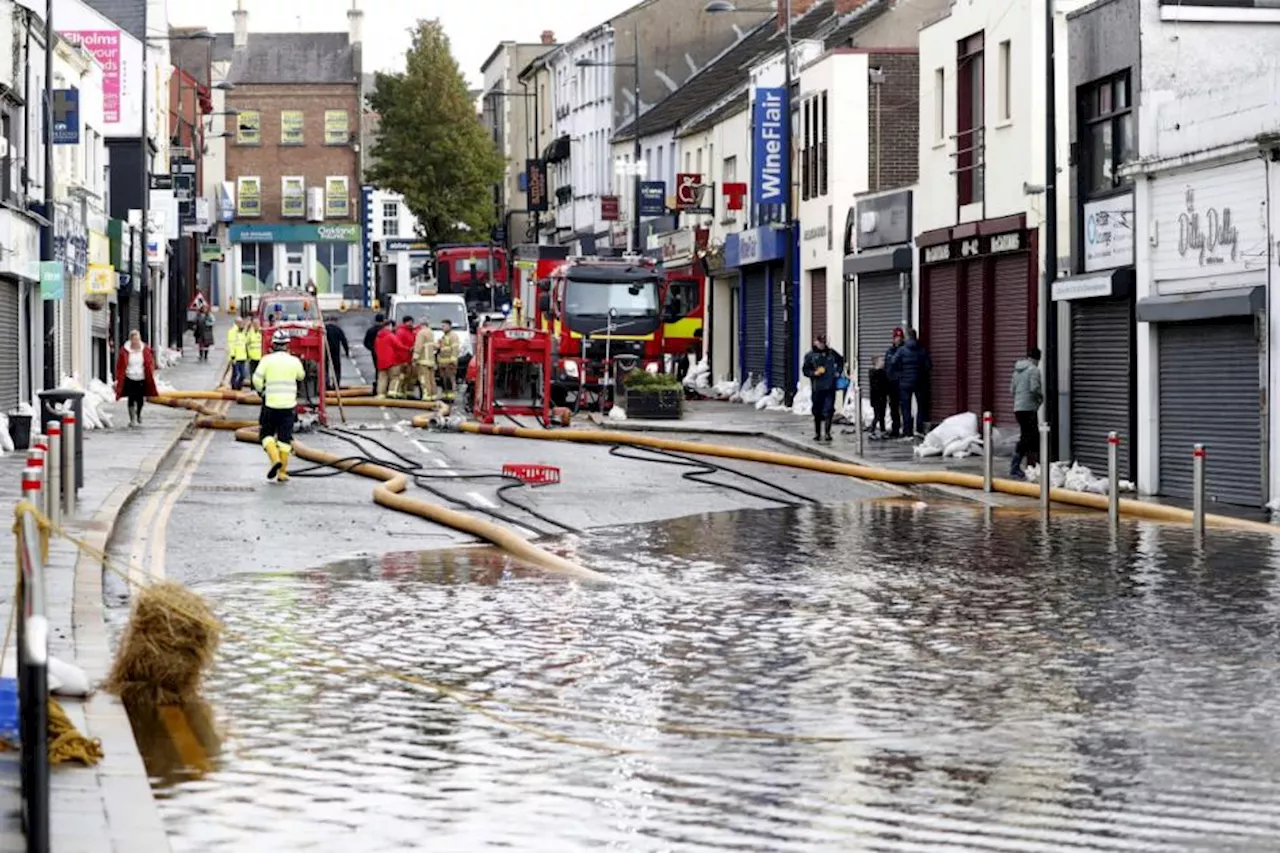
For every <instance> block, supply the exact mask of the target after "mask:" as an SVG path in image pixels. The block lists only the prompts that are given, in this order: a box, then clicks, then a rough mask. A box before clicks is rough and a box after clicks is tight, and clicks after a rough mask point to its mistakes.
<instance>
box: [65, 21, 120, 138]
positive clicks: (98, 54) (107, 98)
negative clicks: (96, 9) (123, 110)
mask: <svg viewBox="0 0 1280 853" xmlns="http://www.w3.org/2000/svg"><path fill="white" fill-rule="evenodd" d="M62 35H63V37H64V38H66V39H67V41H70V42H72V43H73V44H79V45H81V46H83V47H84V49H85V50H87V51H89V53H90V55H92V56H93V58H94V59H96V60H97V61H98V65H100V66H102V120H103V122H104V123H105V124H119V122H120V106H121V105H120V96H121V88H122V87H121V84H120V81H121V76H122V75H121V71H122V70H123V62H122V57H121V55H120V31H119V30H72V31H70V32H64V33H63V34H62Z"/></svg>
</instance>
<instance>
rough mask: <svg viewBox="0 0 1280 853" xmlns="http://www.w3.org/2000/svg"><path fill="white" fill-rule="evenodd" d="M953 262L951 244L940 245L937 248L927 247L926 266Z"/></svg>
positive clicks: (925, 254)
mask: <svg viewBox="0 0 1280 853" xmlns="http://www.w3.org/2000/svg"><path fill="white" fill-rule="evenodd" d="M949 260H951V244H950V243H939V244H938V245H936V246H926V247H925V250H924V262H925V263H926V264H936V263H940V262H942V261H949Z"/></svg>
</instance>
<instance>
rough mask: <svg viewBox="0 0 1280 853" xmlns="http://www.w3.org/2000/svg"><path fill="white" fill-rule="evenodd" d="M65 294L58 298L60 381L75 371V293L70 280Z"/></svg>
mask: <svg viewBox="0 0 1280 853" xmlns="http://www.w3.org/2000/svg"><path fill="white" fill-rule="evenodd" d="M65 294H66V295H65V296H64V297H63V298H62V299H60V300H58V381H59V382H61V381H62V377H63V376H70V375H71V374H72V373H74V372H75V365H74V364H72V358H71V351H72V350H71V344H72V342H73V341H74V340H75V321H74V320H73V318H72V316H71V311H72V305H73V304H74V303H75V293H74V292H73V288H72V285H71V283H70V282H68V283H67V284H66V292H65Z"/></svg>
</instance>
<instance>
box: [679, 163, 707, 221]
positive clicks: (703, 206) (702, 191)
mask: <svg viewBox="0 0 1280 853" xmlns="http://www.w3.org/2000/svg"><path fill="white" fill-rule="evenodd" d="M675 206H676V210H679V211H681V212H682V213H695V214H700V215H704V216H710V215H711V214H713V213H715V184H704V183H703V182H702V175H700V174H694V173H691V172H683V173H681V174H679V175H676V205H675Z"/></svg>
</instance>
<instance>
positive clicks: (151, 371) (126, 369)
mask: <svg viewBox="0 0 1280 853" xmlns="http://www.w3.org/2000/svg"><path fill="white" fill-rule="evenodd" d="M159 394H160V392H159V391H158V390H157V389H156V360H155V356H153V355H152V354H151V347H149V346H147V345H146V344H144V343H143V342H142V335H140V334H139V333H138V330H137V329H134V330H133V331H132V332H130V333H129V342H128V343H126V344H125V345H124V346H122V347H120V352H119V353H117V354H116V399H117V400H119V399H120V398H121V397H128V398H129V426H130V427H138V426H142V404H143V402H144V401H145V400H146V399H147V398H148V397H156V396H159Z"/></svg>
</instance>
